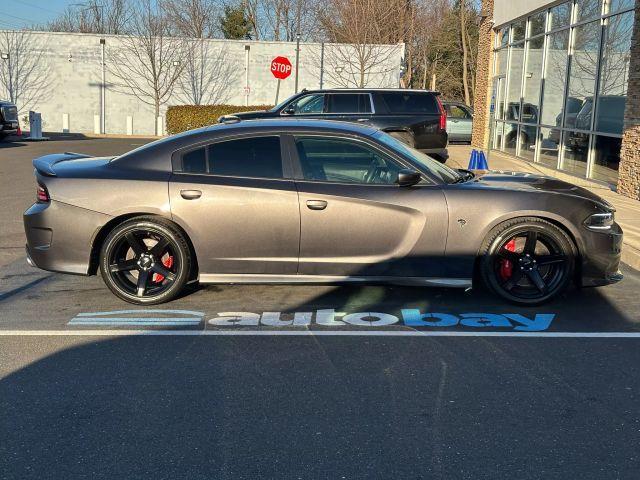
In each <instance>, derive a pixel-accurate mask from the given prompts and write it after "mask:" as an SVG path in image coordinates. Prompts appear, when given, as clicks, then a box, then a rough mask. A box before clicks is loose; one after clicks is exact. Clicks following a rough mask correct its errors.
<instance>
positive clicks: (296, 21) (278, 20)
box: [262, 0, 318, 42]
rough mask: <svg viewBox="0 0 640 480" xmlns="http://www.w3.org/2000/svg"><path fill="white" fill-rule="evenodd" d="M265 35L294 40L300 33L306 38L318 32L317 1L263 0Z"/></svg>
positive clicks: (277, 38)
mask: <svg viewBox="0 0 640 480" xmlns="http://www.w3.org/2000/svg"><path fill="white" fill-rule="evenodd" d="M262 1H263V12H264V21H263V22H262V24H263V25H265V27H266V28H265V30H266V29H267V28H268V30H269V31H265V32H264V36H267V37H269V38H273V39H274V40H284V41H288V42H291V41H294V40H295V39H296V35H297V34H298V33H299V34H300V37H301V38H302V39H303V40H304V39H308V38H312V37H313V36H314V35H315V34H316V33H317V27H318V24H317V18H316V15H315V12H316V8H315V3H312V2H311V0H262Z"/></svg>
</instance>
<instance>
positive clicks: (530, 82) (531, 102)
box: [520, 37, 544, 123]
mask: <svg viewBox="0 0 640 480" xmlns="http://www.w3.org/2000/svg"><path fill="white" fill-rule="evenodd" d="M543 48H544V37H537V38H534V39H533V40H528V41H527V60H526V66H525V69H524V91H523V92H522V116H521V118H520V121H522V122H526V123H538V120H539V113H538V112H539V105H538V104H539V102H540V87H541V85H542V49H543Z"/></svg>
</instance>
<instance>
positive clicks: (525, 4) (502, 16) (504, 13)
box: [493, 0, 558, 27]
mask: <svg viewBox="0 0 640 480" xmlns="http://www.w3.org/2000/svg"><path fill="white" fill-rule="evenodd" d="M554 3H558V1H557V0H495V2H494V4H493V24H494V25H495V26H496V27H497V26H501V25H502V24H504V23H507V22H510V21H511V20H514V19H516V18H518V17H521V16H523V15H526V14H528V13H530V12H534V11H536V10H538V9H539V8H542V7H546V6H548V5H551V4H554Z"/></svg>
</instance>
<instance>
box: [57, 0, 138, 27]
mask: <svg viewBox="0 0 640 480" xmlns="http://www.w3.org/2000/svg"><path fill="white" fill-rule="evenodd" d="M130 3H131V2H129V1H127V0H87V1H86V2H85V3H79V4H74V5H72V6H69V7H67V9H66V10H65V11H64V13H62V14H61V15H60V16H59V17H57V18H55V19H54V20H52V21H51V22H49V24H48V25H47V26H46V28H47V30H50V31H53V32H80V33H104V34H113V35H121V34H124V33H127V32H128V22H129V19H130V15H131V5H130Z"/></svg>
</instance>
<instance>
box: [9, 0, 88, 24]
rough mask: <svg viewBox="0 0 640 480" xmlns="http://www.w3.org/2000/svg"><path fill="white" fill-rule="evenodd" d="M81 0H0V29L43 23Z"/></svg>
mask: <svg viewBox="0 0 640 480" xmlns="http://www.w3.org/2000/svg"><path fill="white" fill-rule="evenodd" d="M73 3H76V4H77V3H82V0H0V29H8V28H16V29H19V28H23V27H26V26H29V25H32V24H44V23H47V22H48V21H49V20H52V19H54V18H55V17H57V16H58V15H59V14H60V13H62V12H63V11H64V9H65V8H66V7H67V6H68V5H71V4H73Z"/></svg>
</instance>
